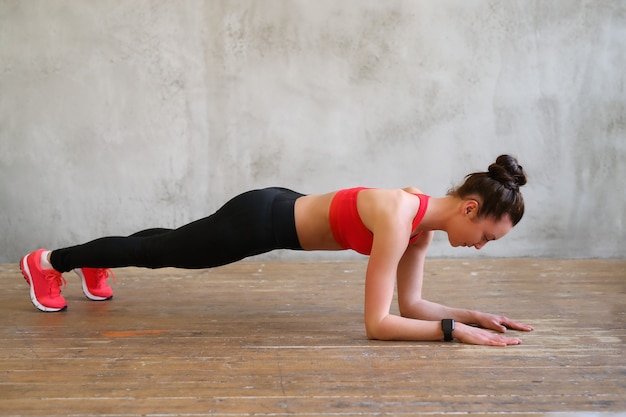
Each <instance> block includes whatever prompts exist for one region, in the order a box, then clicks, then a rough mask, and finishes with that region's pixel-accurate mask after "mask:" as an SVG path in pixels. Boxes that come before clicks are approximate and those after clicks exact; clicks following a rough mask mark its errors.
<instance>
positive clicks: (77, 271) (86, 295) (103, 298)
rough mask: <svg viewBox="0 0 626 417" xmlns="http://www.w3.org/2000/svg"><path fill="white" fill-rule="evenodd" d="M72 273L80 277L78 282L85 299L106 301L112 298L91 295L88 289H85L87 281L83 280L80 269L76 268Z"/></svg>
mask: <svg viewBox="0 0 626 417" xmlns="http://www.w3.org/2000/svg"><path fill="white" fill-rule="evenodd" d="M74 272H76V275H78V276H79V277H80V281H81V283H82V285H83V293H84V294H85V297H87V298H89V299H90V300H92V301H107V300H110V299H111V298H113V296H110V297H100V296H99V295H95V294H92V293H91V292H89V288H88V287H87V281H86V280H85V275H84V274H83V270H82V269H80V268H76V269H75V270H74Z"/></svg>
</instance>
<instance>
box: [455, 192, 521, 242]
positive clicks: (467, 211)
mask: <svg viewBox="0 0 626 417" xmlns="http://www.w3.org/2000/svg"><path fill="white" fill-rule="evenodd" d="M478 207H479V203H478V202H477V201H475V200H467V201H465V202H464V203H463V207H462V209H463V210H462V212H460V213H459V216H457V217H456V218H455V219H454V222H453V225H452V227H451V228H450V229H449V230H448V240H449V241H450V244H451V245H452V246H454V247H457V246H466V247H474V248H476V249H480V248H482V247H483V246H485V245H486V244H487V242H489V241H492V240H497V239H500V238H501V237H503V236H504V235H506V234H507V233H508V232H509V231H510V230H511V229H512V228H513V223H512V222H511V219H510V218H509V216H504V217H502V218H501V219H500V220H498V221H496V220H495V219H493V218H492V217H482V218H479V217H478V216H477V213H478Z"/></svg>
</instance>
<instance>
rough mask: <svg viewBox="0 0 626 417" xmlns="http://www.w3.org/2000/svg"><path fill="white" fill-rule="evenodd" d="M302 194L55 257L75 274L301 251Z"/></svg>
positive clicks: (241, 202) (242, 200)
mask: <svg viewBox="0 0 626 417" xmlns="http://www.w3.org/2000/svg"><path fill="white" fill-rule="evenodd" d="M302 196H303V194H300V193H296V192H295V191H291V190H288V189H286V188H277V187H274V188H266V189H263V190H254V191H248V192H246V193H243V194H241V195H239V196H237V197H235V198H233V199H232V200H230V201H229V202H228V203H226V204H225V205H224V206H222V208H220V209H219V210H218V211H216V212H215V213H214V214H212V215H210V216H208V217H205V218H203V219H200V220H197V221H195V222H192V223H189V224H187V225H185V226H182V227H180V228H178V229H149V230H144V231H141V232H138V233H135V234H133V235H131V236H128V237H104V238H101V239H96V240H93V241H91V242H88V243H85V244H83V245H78V246H72V247H69V248H65V249H58V250H54V251H53V252H52V255H51V257H50V263H51V264H52V267H53V268H54V269H56V270H57V271H60V272H67V271H70V270H72V269H74V268H82V267H91V268H116V267H124V266H138V267H145V268H164V267H177V268H188V269H197V268H211V267H215V266H220V265H226V264H229V263H232V262H235V261H238V260H240V259H243V258H245V257H248V256H252V255H258V254H261V253H265V252H269V251H272V250H274V249H295V250H302V247H301V246H300V242H299V241H298V235H297V233H296V223H295V215H294V206H295V201H296V199H297V198H298V197H302Z"/></svg>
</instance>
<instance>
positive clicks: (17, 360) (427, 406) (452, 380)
mask: <svg viewBox="0 0 626 417" xmlns="http://www.w3.org/2000/svg"><path fill="white" fill-rule="evenodd" d="M365 265H366V264H365V261H364V260H357V261H341V262H296V261H265V262H262V261H256V260H254V261H244V262H240V263H238V264H234V265H230V266H227V267H222V268H216V269H213V270H200V271H184V270H175V269H164V270H156V271H152V270H142V269H137V268H124V269H119V270H116V275H117V277H118V281H119V282H118V283H117V284H114V290H115V293H116V296H115V298H114V299H113V300H111V301H107V302H91V301H88V300H87V299H86V298H85V297H84V296H83V295H82V293H81V291H80V286H79V283H78V280H77V279H76V278H75V277H73V276H72V275H71V274H67V279H68V287H67V288H66V289H65V290H64V295H65V296H66V298H67V300H68V303H69V309H68V311H65V312H61V313H41V312H39V311H37V310H36V309H35V308H34V307H33V306H32V304H30V300H29V299H28V290H27V284H26V283H25V282H24V280H23V278H22V277H21V274H20V272H19V269H18V268H17V265H0V282H1V283H2V284H4V285H3V288H4V290H5V291H3V292H2V294H1V295H0V305H2V313H3V314H2V316H3V320H2V321H1V322H0V346H1V348H2V354H1V355H0V375H1V378H0V415H2V416H35V415H47V416H57V415H59V416H60V415H128V416H131V415H137V416H139V415H162V416H169V415H251V414H255V415H261V416H262V415H273V416H277V415H278V416H279V415H342V416H345V415H348V416H349V415H381V414H391V415H405V414H408V415H415V414H418V413H421V414H426V415H429V414H430V415H434V414H437V415H446V414H449V415H455V414H459V413H461V414H462V413H472V414H475V415H480V414H484V415H493V414H505V415H506V414H510V415H558V414H559V413H565V414H566V415H577V414H576V413H579V414H578V415H582V414H580V413H593V415H594V416H605V415H606V416H609V415H611V416H612V415H621V414H626V360H625V359H624V342H625V341H626V303H625V302H624V301H625V300H626V297H625V295H626V272H625V271H626V261H623V260H550V259H472V260H468V259H460V260H448V259H440V260H439V259H435V260H430V261H429V263H428V264H427V265H428V266H427V271H426V274H427V280H426V283H425V286H424V292H425V296H426V298H429V299H432V300H434V301H440V302H446V303H447V304H450V305H455V306H464V307H471V308H477V309H481V310H486V311H491V312H499V313H503V314H507V315H509V316H510V317H512V318H515V319H518V320H520V321H523V322H528V323H529V324H532V325H534V326H535V329H536V330H535V331H534V332H532V333H529V334H521V333H520V336H521V337H522V339H523V340H524V344H522V345H520V346H515V347H508V348H489V347H483V346H468V345H461V344H458V343H439V342H436V343H435V342H423V343H419V342H380V341H370V340H367V338H366V337H365V334H364V328H363V319H362V300H363V274H364V271H365ZM394 309H396V308H395V307H394ZM513 333H517V332H513Z"/></svg>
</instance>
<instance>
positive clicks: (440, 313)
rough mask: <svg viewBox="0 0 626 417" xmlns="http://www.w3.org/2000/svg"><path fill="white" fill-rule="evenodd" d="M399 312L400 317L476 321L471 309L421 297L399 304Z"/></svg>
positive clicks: (471, 322)
mask: <svg viewBox="0 0 626 417" xmlns="http://www.w3.org/2000/svg"><path fill="white" fill-rule="evenodd" d="M400 313H401V315H402V317H407V318H412V319H418V320H433V321H438V320H441V319H454V320H455V321H458V322H460V323H465V324H475V323H476V319H475V313H476V312H475V311H473V310H468V309H462V308H453V307H448V306H445V305H443V304H438V303H435V302H432V301H428V300H423V299H422V300H419V301H416V302H414V303H412V304H411V305H410V306H401V307H400Z"/></svg>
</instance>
